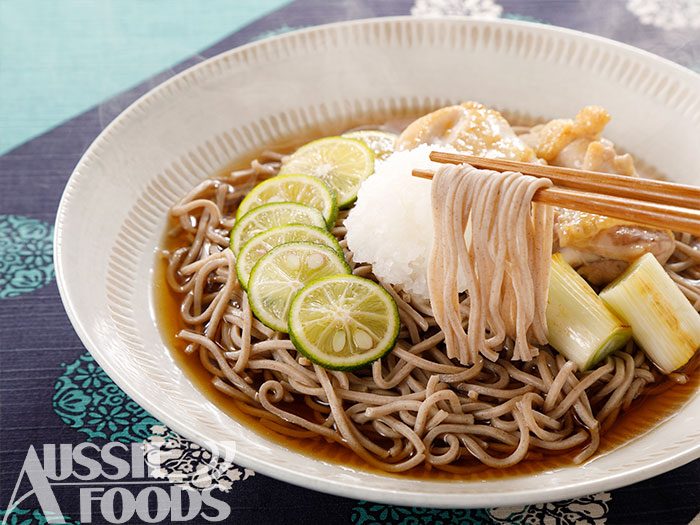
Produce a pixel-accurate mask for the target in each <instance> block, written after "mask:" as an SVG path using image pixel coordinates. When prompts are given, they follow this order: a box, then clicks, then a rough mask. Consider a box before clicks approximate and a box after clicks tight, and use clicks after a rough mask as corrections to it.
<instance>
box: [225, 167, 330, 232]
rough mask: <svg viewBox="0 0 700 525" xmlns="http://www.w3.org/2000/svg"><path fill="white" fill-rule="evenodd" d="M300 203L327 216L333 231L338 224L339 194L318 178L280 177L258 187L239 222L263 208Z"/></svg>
mask: <svg viewBox="0 0 700 525" xmlns="http://www.w3.org/2000/svg"><path fill="white" fill-rule="evenodd" d="M273 202H298V203H299V204H305V205H307V206H311V207H312V208H316V209H317V210H318V211H320V212H321V213H322V214H323V218H324V219H326V224H327V225H328V227H329V228H331V227H333V224H335V218H336V216H337V215H338V206H337V204H336V201H335V192H334V191H333V190H332V189H330V188H329V187H328V185H327V184H326V183H325V182H323V181H322V180H320V179H317V178H316V177H310V176H309V175H300V174H294V175H278V176H277V177H272V178H271V179H267V180H266V181H263V182H261V183H260V184H258V185H257V186H255V187H254V188H253V189H252V190H250V193H248V195H246V197H245V199H243V201H242V202H241V204H240V205H239V206H238V211H237V212H236V219H240V218H241V217H243V216H244V215H245V214H246V213H248V212H249V211H250V210H252V209H254V208H258V207H259V206H262V205H263V204H270V203H273Z"/></svg>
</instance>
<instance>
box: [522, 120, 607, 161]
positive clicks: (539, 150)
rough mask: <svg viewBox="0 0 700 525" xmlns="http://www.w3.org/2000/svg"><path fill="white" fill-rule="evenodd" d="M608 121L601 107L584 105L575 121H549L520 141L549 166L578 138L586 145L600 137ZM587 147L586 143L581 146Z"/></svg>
mask: <svg viewBox="0 0 700 525" xmlns="http://www.w3.org/2000/svg"><path fill="white" fill-rule="evenodd" d="M608 122H610V114H609V113H608V112H607V111H605V109H603V108H601V107H600V106H586V107H585V108H583V109H582V110H581V111H579V112H578V114H577V115H576V118H575V119H574V120H571V119H570V118H560V119H554V120H550V121H549V122H547V123H546V124H540V125H539V126H534V127H533V128H532V129H531V130H530V132H529V133H525V134H523V135H520V138H521V139H522V140H523V142H525V144H527V145H528V146H530V147H531V148H532V149H533V150H534V151H535V153H536V154H537V156H538V157H539V158H541V159H544V160H546V161H547V162H548V163H552V161H554V160H555V158H556V157H557V155H559V153H560V152H561V151H562V150H563V149H564V148H565V147H566V146H568V145H569V144H571V143H572V142H574V141H577V140H579V139H584V141H588V142H589V143H590V142H592V141H594V140H598V139H599V138H600V135H601V133H602V132H603V129H604V128H605V125H606V124H607V123H608ZM584 144H585V147H588V144H587V143H586V142H583V143H582V144H581V145H584Z"/></svg>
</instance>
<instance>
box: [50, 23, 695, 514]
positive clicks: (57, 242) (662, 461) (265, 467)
mask: <svg viewBox="0 0 700 525" xmlns="http://www.w3.org/2000/svg"><path fill="white" fill-rule="evenodd" d="M426 20H429V21H431V22H435V21H445V20H446V21H451V22H466V23H470V24H483V25H501V26H516V27H517V26H520V27H523V26H524V27H528V28H531V29H533V28H534V29H536V30H537V31H543V32H551V33H558V34H562V35H569V36H571V35H574V36H577V37H579V38H585V39H587V40H593V41H596V42H599V43H602V44H604V45H606V46H610V47H611V48H616V49H618V50H623V51H625V52H628V53H630V52H631V53H633V54H635V55H637V56H640V55H641V56H643V57H645V58H647V59H652V60H653V61H654V62H656V63H657V64H659V63H663V64H665V66H666V67H670V68H672V69H673V70H675V71H676V73H677V74H681V75H684V76H687V79H688V81H690V82H691V83H692V82H696V83H698V86H699V87H700V75H698V74H697V73H694V72H693V71H692V70H690V69H688V68H685V67H683V66H681V65H679V64H676V63H675V62H672V61H671V60H668V59H666V58H663V57H660V56H657V55H655V54H653V53H650V52H648V51H645V50H642V49H639V48H636V47H634V46H631V45H629V44H625V43H622V42H617V41H615V40H611V39H609V38H605V37H601V36H598V35H592V34H589V33H585V32H583V31H579V30H574V29H568V28H563V27H558V26H550V25H544V24H539V23H534V22H527V21H519V20H507V19H479V18H473V17H464V16H450V17H437V18H436V17H414V16H392V17H379V18H364V19H357V20H349V21H341V22H333V23H330V24H322V25H317V26H311V27H308V28H303V29H298V30H295V31H290V32H289V33H284V34H281V35H275V36H271V37H268V38H265V39H261V40H257V41H253V42H249V43H247V44H244V45H242V46H238V47H235V48H232V49H229V50H227V51H224V52H222V53H219V54H217V55H215V56H212V57H210V58H208V59H206V60H204V61H202V62H200V63H197V64H195V65H193V66H191V67H189V68H187V69H185V70H183V71H181V72H179V73H178V74H176V75H174V76H172V77H170V78H168V79H167V80H165V81H164V82H162V83H160V84H158V85H157V86H155V87H154V88H152V89H150V90H149V91H148V92H146V93H145V94H143V95H141V96H140V97H138V98H137V99H136V100H135V101H134V102H132V103H131V104H129V106H127V107H126V108H125V109H124V110H123V111H122V112H121V113H120V114H119V115H118V116H117V117H116V118H115V119H114V120H113V121H112V122H110V123H109V125H108V126H106V127H105V128H104V129H103V130H102V132H101V133H100V134H99V135H98V136H97V137H96V138H95V139H94V141H93V142H92V143H91V144H90V146H89V147H88V149H87V150H86V151H85V153H84V154H83V155H82V156H81V159H80V160H79V162H78V163H77V165H76V167H75V168H74V170H73V172H72V174H71V176H70V178H69V180H68V182H67V184H66V187H65V189H64V192H63V195H62V196H61V200H60V203H59V206H58V210H57V215H56V221H55V225H54V226H55V227H54V236H53V242H54V253H53V256H54V266H55V274H56V282H57V286H58V290H59V295H60V297H61V301H62V303H63V305H64V308H65V311H66V313H67V315H68V318H69V320H70V322H71V324H72V325H73V328H74V329H75V331H76V333H77V335H78V336H79V338H80V340H81V342H82V343H83V344H84V345H85V347H86V349H87V350H88V351H89V352H90V354H91V355H92V356H93V357H94V359H95V360H96V361H97V362H98V364H99V365H100V366H101V367H103V369H104V370H105V371H106V372H107V373H108V375H109V376H110V377H111V378H112V379H113V380H114V382H115V383H116V384H117V385H118V386H119V387H120V388H121V389H122V390H123V391H124V392H125V393H126V394H127V395H129V396H130V397H131V398H132V399H133V400H135V401H137V402H138V404H139V405H141V406H142V407H143V408H145V409H146V410H147V411H148V412H149V413H150V414H152V415H153V416H155V417H157V418H158V419H159V420H161V421H163V422H164V423H165V424H167V425H168V426H169V427H170V428H172V429H173V430H174V431H175V432H177V433H178V434H180V435H182V436H184V437H186V438H187V439H190V440H191V441H193V442H195V443H198V444H200V445H202V446H205V447H208V444H207V439H206V436H205V435H203V433H202V432H200V431H197V430H194V429H192V428H185V427H183V426H182V425H180V424H179V423H173V422H172V421H170V418H169V416H168V414H167V413H165V412H164V411H163V410H162V409H161V408H159V407H158V405H157V404H156V403H154V402H152V401H151V400H150V399H148V398H145V397H144V396H142V395H141V394H140V393H139V392H138V390H137V389H136V388H135V387H134V385H133V384H132V383H130V381H129V380H128V378H127V377H125V376H124V375H122V374H121V373H120V372H119V371H118V370H115V369H114V368H112V366H111V365H110V363H109V362H107V361H105V360H104V358H103V356H102V355H101V352H100V351H99V350H98V348H99V344H98V342H97V341H95V340H94V339H93V338H92V336H91V334H90V330H89V329H88V327H87V326H86V325H85V324H84V322H83V320H82V319H81V317H80V312H79V307H78V306H77V305H76V303H75V302H74V301H73V297H72V295H71V283H70V282H69V281H67V279H66V274H65V267H64V261H65V257H66V254H65V253H64V251H63V241H64V239H65V238H66V237H67V236H68V235H69V234H68V232H67V231H66V229H65V228H64V226H63V224H64V220H65V217H66V214H67V213H68V206H69V205H68V203H67V199H66V194H67V193H69V190H70V189H71V188H72V187H73V186H75V185H77V184H79V183H80V180H81V179H82V178H83V176H84V174H83V171H84V170H86V168H88V167H89V166H90V164H91V162H92V161H93V157H94V156H95V155H96V152H97V151H99V150H100V149H101V148H103V147H105V146H107V145H108V142H109V137H110V136H111V135H112V133H113V132H114V131H115V130H116V129H117V128H119V127H120V125H121V124H122V123H123V122H125V121H127V120H128V119H130V118H132V115H133V113H134V110H136V109H138V108H139V107H141V106H142V105H144V104H146V103H148V102H149V101H150V100H152V99H153V98H154V97H158V96H160V95H161V94H162V93H164V92H165V91H167V90H170V89H171V88H173V87H175V86H176V85H177V84H178V82H180V81H181V80H182V79H183V78H184V77H186V76H188V75H201V74H205V71H206V69H207V68H209V67H210V66H211V65H213V64H216V63H217V62H219V61H222V60H226V58H228V57H230V56H232V55H235V54H237V53H242V52H245V51H247V50H249V49H252V48H255V47H260V46H264V45H266V44H267V43H268V42H270V41H272V40H283V39H286V38H292V37H293V36H295V35H299V34H308V33H313V32H319V31H325V30H328V29H334V28H337V27H344V26H362V25H366V24H386V23H392V22H405V21H410V22H415V23H421V22H424V21H426ZM66 262H67V261H66ZM260 439H261V440H264V441H267V440H266V438H265V437H264V436H260ZM208 448H209V447H208ZM299 454H300V455H305V454H301V453H299ZM698 457H700V442H699V443H696V444H695V445H694V446H689V447H688V448H687V449H686V450H684V451H682V452H678V453H676V454H673V455H671V456H666V457H662V458H659V459H656V460H654V461H652V462H648V463H646V464H644V465H643V466H638V467H634V468H630V469H628V470H625V471H623V472H618V473H616V474H613V475H610V476H607V477H605V478H603V479H593V480H586V481H579V482H574V483H572V484H567V485H563V486H555V487H547V488H546V491H545V492H546V495H544V496H543V495H542V492H543V489H542V487H532V488H531V489H528V490H520V491H519V492H518V493H516V494H512V495H509V496H508V497H507V501H503V494H502V493H496V494H493V493H477V494H473V495H470V494H466V493H465V494H461V495H460V494H455V493H448V494H432V493H431V494H429V495H428V496H429V497H430V506H433V507H436V508H437V507H440V508H447V507H464V508H479V507H493V506H500V505H526V504H535V503H542V502H548V501H557V500H562V499H567V498H576V497H580V496H583V495H586V494H592V493H595V492H600V491H608V490H612V489H615V488H618V487H621V486H625V485H629V484H632V483H635V482H638V481H642V480H644V479H648V478H650V477H653V476H656V475H659V474H661V473H663V472H666V471H668V470H671V469H674V468H677V467H679V466H681V465H684V464H686V463H688V462H690V461H692V460H694V459H697V458H698ZM235 463H236V464H238V465H241V466H244V467H249V468H252V469H254V470H255V471H257V472H260V473H262V474H264V475H267V476H270V477H272V478H275V479H279V480H282V481H285V482H287V483H292V484H295V485H298V486H301V487H304V488H310V489H313V490H317V491H319V492H323V493H327V494H332V495H337V496H343V497H351V498H356V499H364V500H371V501H376V502H381V503H389V504H396V505H409V506H412V505H415V504H416V501H417V500H421V498H425V497H426V495H427V494H426V493H425V492H422V491H421V490H420V486H421V481H422V480H415V485H416V490H415V491H401V492H399V491H392V490H388V489H386V488H381V489H380V488H375V487H367V486H360V485H349V484H347V483H343V482H340V481H337V480H328V479H321V478H318V477H315V476H311V475H307V474H305V473H304V472H302V471H298V470H294V469H291V468H286V467H284V466H280V465H275V464H271V463H268V462H265V461H261V460H259V459H258V458H256V457H255V456H252V455H247V454H245V453H241V452H237V453H236V456H235ZM329 465H332V466H333V467H336V468H339V469H343V468H345V467H343V465H341V464H330V463H329ZM576 468H585V466H583V467H576ZM346 470H347V469H346ZM377 476H380V477H382V478H384V479H391V478H390V477H387V476H381V475H380V474H377ZM445 483H451V482H449V481H446V482H445ZM460 498H463V500H461V499H460Z"/></svg>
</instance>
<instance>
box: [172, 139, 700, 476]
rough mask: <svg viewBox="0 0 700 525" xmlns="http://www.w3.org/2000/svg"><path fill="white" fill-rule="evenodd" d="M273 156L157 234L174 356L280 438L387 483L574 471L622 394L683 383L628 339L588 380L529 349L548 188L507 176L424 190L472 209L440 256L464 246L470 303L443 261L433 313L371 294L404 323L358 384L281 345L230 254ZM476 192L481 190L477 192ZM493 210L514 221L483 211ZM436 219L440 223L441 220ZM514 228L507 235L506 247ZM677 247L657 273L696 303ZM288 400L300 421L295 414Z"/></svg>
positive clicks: (401, 296)
mask: <svg viewBox="0 0 700 525" xmlns="http://www.w3.org/2000/svg"><path fill="white" fill-rule="evenodd" d="M280 160H281V156H280V155H278V154H275V153H265V154H263V155H262V157H261V158H260V161H254V162H253V163H252V165H251V167H250V168H249V169H246V170H243V171H238V172H234V173H232V174H230V176H227V177H223V178H220V179H211V180H207V181H204V182H202V183H201V184H199V185H198V186H197V187H195V188H194V189H193V190H192V191H190V192H189V193H188V194H187V195H186V196H185V197H184V198H183V199H182V200H181V201H180V202H178V203H177V204H176V205H175V206H173V208H172V209H171V215H172V217H173V218H174V219H175V221H176V227H175V228H174V229H173V230H172V231H170V232H169V235H171V236H175V237H177V238H178V239H182V243H181V245H180V247H179V248H177V249H175V250H173V251H172V252H166V253H165V255H166V256H167V258H168V268H167V275H166V278H167V282H168V284H169V286H170V287H171V288H172V289H173V290H174V291H175V292H177V293H178V294H179V297H181V306H180V313H181V315H182V320H183V322H184V324H185V325H186V326H187V328H186V329H184V330H182V331H180V333H179V334H178V337H179V338H180V339H181V340H183V341H186V342H187V343H188V346H187V349H186V352H187V353H189V354H196V355H197V356H198V358H199V360H200V361H201V365H202V366H203V367H204V368H205V369H206V370H207V371H208V372H209V373H210V374H211V377H212V381H213V384H214V385H215V387H216V388H217V389H218V390H220V391H221V392H223V393H225V394H226V395H228V396H230V397H231V398H233V399H235V400H236V401H237V402H238V406H239V407H241V410H243V411H244V412H246V413H247V414H249V415H251V416H253V417H255V418H258V419H259V420H260V422H261V424H263V425H265V426H266V427H268V428H270V429H272V430H274V431H276V432H278V433H279V434H283V435H288V436H293V437H302V438H305V437H313V436H321V437H323V438H325V439H327V440H329V441H335V442H338V443H341V444H343V445H344V446H346V447H349V448H350V449H352V450H353V451H354V452H355V453H356V454H357V455H358V456H360V457H361V458H363V459H364V460H365V461H366V462H367V463H368V464H370V465H374V466H376V467H378V468H380V469H383V470H385V471H389V472H400V471H405V470H408V469H411V468H412V467H415V466H418V465H420V464H428V465H430V466H432V467H434V468H437V469H443V470H447V471H451V472H467V471H470V470H472V469H473V468H474V466H475V464H476V465H477V466H478V465H479V463H481V464H484V465H487V466H490V467H498V468H502V467H509V466H511V465H515V464H516V463H518V462H520V461H522V460H524V459H528V458H533V459H536V458H539V457H541V456H542V455H543V454H546V453H549V452H551V451H562V450H568V449H572V448H576V449H577V450H578V454H577V455H576V457H575V461H576V462H582V461H584V460H585V459H586V458H588V457H590V456H591V455H592V454H593V453H594V452H595V451H596V448H597V447H598V444H599V442H600V433H601V430H602V429H604V428H607V427H609V426H610V425H611V424H612V423H613V422H614V420H615V419H616V417H617V416H618V414H619V413H620V411H621V410H624V409H625V408H626V407H628V406H629V405H630V403H632V401H633V400H634V398H636V397H637V396H639V395H640V394H641V393H642V392H646V391H653V390H654V389H655V388H663V386H662V385H664V384H666V383H668V382H671V383H672V382H674V381H677V382H684V381H685V380H686V379H687V378H686V376H685V375H684V374H679V373H676V374H672V375H671V376H668V377H669V380H670V381H665V378H664V376H661V375H660V374H659V373H658V372H657V371H656V369H655V368H654V367H653V366H652V365H650V363H649V361H648V360H647V359H646V358H645V356H644V355H643V353H642V352H641V351H640V350H639V349H638V348H636V347H635V346H634V345H633V344H632V343H630V344H628V345H627V347H626V348H625V349H624V351H620V352H617V353H615V354H614V355H612V356H610V357H608V358H607V359H606V360H605V361H604V362H602V363H600V364H599V365H598V366H597V367H595V368H594V369H593V370H590V371H588V372H586V373H580V372H577V371H576V366H575V365H574V364H573V363H572V362H567V361H566V359H565V358H564V357H562V356H561V355H559V354H557V353H556V352H554V351H553V350H551V349H550V348H549V347H547V346H542V347H541V348H540V349H539V352H538V351H536V350H535V349H534V347H533V346H532V343H542V342H543V341H544V340H546V325H545V323H544V318H543V313H542V311H541V308H539V307H538V308H535V305H536V304H540V301H541V294H542V293H544V286H545V284H544V283H545V282H546V270H545V264H544V262H543V261H544V257H545V255H547V254H548V252H546V251H545V249H544V247H545V246H546V245H547V242H550V246H551V239H550V238H549V237H548V234H546V233H544V232H547V231H551V227H549V226H548V225H549V224H550V221H551V218H550V216H549V215H548V213H547V212H544V211H543V210H542V209H538V207H534V211H533V212H532V215H531V214H530V199H531V197H532V194H533V193H534V191H535V190H536V189H537V188H538V187H539V186H540V185H542V184H545V183H542V182H541V181H538V182H534V181H532V180H530V179H529V178H524V177H521V176H513V175H511V174H505V175H503V176H502V177H500V178H493V177H489V178H488V180H486V181H481V179H480V178H479V177H478V176H477V177H473V178H462V179H463V180H459V179H457V178H450V177H447V175H448V174H449V170H447V169H446V170H444V172H443V174H444V175H446V176H445V177H438V178H437V180H436V181H435V183H436V184H437V185H438V188H437V190H436V191H437V193H438V194H440V195H441V194H442V192H446V193H447V194H450V195H451V198H454V199H456V203H457V204H458V205H460V206H461V203H462V202H463V201H468V204H469V206H471V207H472V209H474V214H473V216H474V217H481V218H482V219H481V222H483V224H481V225H472V232H473V240H472V244H471V245H470V247H469V248H467V247H466V245H465V244H464V242H463V240H462V241H460V239H458V237H459V234H460V232H463V231H464V228H465V227H466V223H467V216H466V215H467V214H466V213H465V214H464V215H463V216H461V217H457V218H456V222H454V223H453V224H452V225H451V226H450V227H451V228H452V230H451V231H452V232H453V234H454V235H452V236H451V238H450V239H441V240H440V241H439V243H438V248H437V249H438V250H444V249H445V246H444V243H447V242H455V243H456V244H457V245H460V242H461V246H460V248H459V249H460V250H461V254H462V256H463V257H465V258H464V259H463V260H469V261H470V264H469V265H468V266H467V269H468V270H469V269H471V271H472V272H475V273H476V275H478V276H479V280H478V283H477V281H476V280H475V279H474V276H472V277H471V278H472V282H471V283H470V287H469V299H467V296H466V295H462V296H459V297H457V296H456V295H455V294H454V293H451V292H450V293H447V290H448V288H449V281H450V280H453V279H454V278H455V276H456V271H457V268H456V263H455V261H447V262H445V263H444V264H446V265H448V266H449V272H446V275H448V276H449V279H445V280H442V278H440V277H439V275H438V274H439V272H433V274H432V278H433V279H434V286H435V289H436V290H442V291H443V297H444V304H443V303H440V302H438V303H435V304H434V305H433V306H434V308H435V315H433V312H432V311H431V309H430V307H429V306H427V305H426V304H425V303H423V302H417V301H414V300H413V299H412V298H411V297H410V295H409V294H406V293H404V292H403V291H402V290H401V289H398V288H394V287H392V286H390V285H389V284H388V283H384V282H381V283H380V284H382V285H383V286H384V287H385V288H386V289H387V290H388V291H389V292H390V293H391V294H392V296H393V297H394V298H395V300H396V302H397V304H398V306H399V312H400V318H401V323H402V327H401V332H400V334H399V340H398V343H397V345H396V347H395V349H394V350H393V351H392V352H391V353H390V354H388V355H387V356H386V357H384V358H383V359H381V360H379V361H375V362H374V363H373V364H372V366H371V367H369V368H366V369H361V370H358V371H355V372H337V371H328V370H325V369H323V368H321V367H319V366H317V365H314V364H312V363H311V362H309V361H308V360H307V359H306V358H304V357H303V356H302V355H301V354H300V353H298V352H297V351H296V350H295V348H294V346H293V345H292V343H291V342H290V341H289V339H288V338H287V336H286V335H285V334H280V333H276V332H274V331H273V330H271V329H269V328H267V327H266V326H265V325H263V324H262V323H260V322H259V321H257V320H256V319H255V318H254V317H253V315H252V313H251V309H250V306H249V304H248V298H247V297H246V293H245V291H244V290H243V289H242V288H241V286H240V285H239V283H238V280H237V279H236V275H235V268H234V264H235V256H234V254H233V253H232V252H231V250H230V249H229V248H228V238H227V235H228V232H229V231H230V228H231V227H232V224H233V217H234V216H235V211H236V207H237V206H238V204H239V203H240V201H241V199H242V198H243V197H244V195H245V194H246V192H247V191H249V190H250V189H251V188H252V187H253V185H254V184H255V183H256V182H258V181H259V180H261V179H265V178H269V177H271V176H273V175H275V174H276V172H277V170H278V168H279V166H280ZM482 182H484V188H485V189H482V190H479V191H478V192H477V191H476V190H475V188H477V187H478V186H479V185H480V184H481V183H482ZM443 183H444V186H443ZM477 195H480V197H479V198H477ZM482 197H483V200H482ZM509 203H511V204H512V205H511V204H509ZM492 206H497V207H499V208H501V207H503V206H505V207H506V208H508V209H510V210H511V211H507V212H505V213H502V214H500V215H491V214H489V213H482V212H483V211H485V210H488V209H490V208H491V207H492ZM467 209H468V208H467ZM346 214H347V213H342V212H341V213H340V216H339V217H338V220H337V222H336V226H335V228H333V230H332V233H333V234H334V235H335V236H336V237H337V238H338V239H339V241H340V242H341V245H342V246H344V247H345V246H346V243H345V242H344V235H345V228H344V227H343V225H342V224H343V219H344V218H345V216H346ZM442 218H443V219H444V221H446V222H449V220H450V217H448V216H447V214H443V215H442ZM513 226H517V230H518V232H519V235H518V236H517V237H515V236H514V237H513V238H511V236H510V233H512V230H513ZM494 239H496V242H493V241H494ZM678 239H679V240H678V242H677V250H676V254H675V256H674V257H673V258H672V259H671V262H670V263H669V264H668V270H669V272H670V273H671V275H672V276H673V277H674V279H676V280H677V282H678V283H679V285H680V286H681V287H682V288H683V290H684V291H685V292H686V294H688V296H689V297H690V298H691V301H693V302H695V305H696V307H697V306H699V305H700V291H699V287H698V284H700V282H699V281H698V280H697V279H698V278H700V270H699V263H700V255H698V254H699V253H700V252H698V251H697V250H695V249H694V248H693V246H691V244H690V243H691V242H693V239H691V238H690V237H689V236H679V237H678ZM522 243H525V245H523V244H522ZM504 253H510V254H511V256H512V255H514V254H518V253H520V254H522V255H521V260H519V261H518V264H519V265H521V266H519V268H521V269H520V270H519V269H517V268H516V267H515V266H513V265H511V266H510V267H509V269H508V270H505V269H504V264H506V263H504V262H503V261H504ZM346 258H347V259H348V261H349V262H350V263H351V265H352V267H353V271H354V273H355V274H356V275H363V276H366V277H369V278H374V276H373V273H372V268H371V267H370V266H367V265H356V264H353V262H352V253H350V252H348V251H347V249H346ZM489 261H496V263H494V264H492V263H491V262H489ZM436 264H437V262H436ZM525 267H529V268H532V270H528V271H524V270H522V268H525ZM513 272H520V274H521V275H520V278H521V279H523V280H524V281H526V282H527V283H528V285H527V286H528V290H531V291H532V292H531V293H530V292H526V291H524V290H521V289H519V288H518V286H519V285H516V277H515V276H514V273H513ZM482 275H488V277H487V278H482ZM499 283H501V284H499ZM499 286H501V287H502V289H503V290H509V291H506V292H503V295H504V296H505V301H503V305H500V304H499V301H498V300H496V299H497V298H498V296H499V293H498V288H499ZM494 290H496V291H495V292H494ZM494 297H495V298H496V299H494ZM528 297H529V298H528ZM532 297H535V299H534V302H533V299H532ZM478 302H480V303H481V304H482V305H486V304H488V306H489V307H488V309H486V310H485V312H486V313H484V314H483V316H482V315H481V314H480V315H479V316H476V315H471V316H470V312H475V311H477V310H481V307H480V306H479V307H478V308H477V303H478ZM515 313H517V315H512V314H515ZM448 325H449V327H450V328H449V329H446V330H442V329H441V328H440V326H448ZM465 326H468V328H469V330H468V333H467V334H466V336H465V333H464V330H463V327H465ZM512 335H514V337H511V336H512ZM465 337H466V341H467V343H468V344H466V345H465V344H463V343H464V341H465ZM445 344H446V345H447V353H446V351H445ZM452 357H457V358H458V359H459V360H460V361H461V362H462V363H466V364H459V363H457V362H456V361H455V360H452V359H451V358H452ZM483 357H486V358H487V359H484V358H483ZM190 358H195V357H194V355H191V356H190ZM299 403H303V404H304V405H305V407H306V410H304V411H299V410H297V409H295V408H294V407H298V405H297V404H299ZM472 459H476V460H477V462H474V461H470V460H472Z"/></svg>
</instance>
